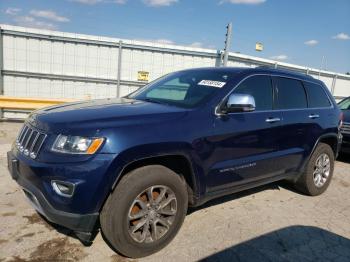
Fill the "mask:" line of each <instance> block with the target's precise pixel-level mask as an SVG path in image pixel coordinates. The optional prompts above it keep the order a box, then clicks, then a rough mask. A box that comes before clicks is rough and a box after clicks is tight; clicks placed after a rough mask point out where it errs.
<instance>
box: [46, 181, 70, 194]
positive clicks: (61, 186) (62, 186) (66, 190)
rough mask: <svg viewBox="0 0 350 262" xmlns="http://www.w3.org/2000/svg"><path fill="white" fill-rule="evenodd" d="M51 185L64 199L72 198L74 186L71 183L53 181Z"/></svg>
mask: <svg viewBox="0 0 350 262" xmlns="http://www.w3.org/2000/svg"><path fill="white" fill-rule="evenodd" d="M51 185H52V188H53V190H54V191H55V192H56V193H57V194H58V195H60V196H64V197H71V196H73V193H74V187H75V186H74V184H72V183H69V182H63V181H57V180H53V181H51Z"/></svg>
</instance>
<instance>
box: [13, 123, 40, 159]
mask: <svg viewBox="0 0 350 262" xmlns="http://www.w3.org/2000/svg"><path fill="white" fill-rule="evenodd" d="M46 136H47V135H46V134H44V133H41V132H40V131H38V130H36V129H34V128H32V127H30V126H28V125H24V127H23V128H22V130H21V131H20V133H19V135H18V136H17V139H16V146H17V148H18V150H19V151H20V152H22V153H23V154H24V155H26V156H29V157H30V158H33V159H35V158H36V157H37V155H38V153H39V150H40V148H41V147H42V145H43V144H44V141H45V139H46Z"/></svg>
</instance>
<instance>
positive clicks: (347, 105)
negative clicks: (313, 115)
mask: <svg viewBox="0 0 350 262" xmlns="http://www.w3.org/2000/svg"><path fill="white" fill-rule="evenodd" d="M338 106H339V108H340V109H341V110H347V109H350V97H349V98H347V99H344V100H343V101H341V102H340V103H339V104H338Z"/></svg>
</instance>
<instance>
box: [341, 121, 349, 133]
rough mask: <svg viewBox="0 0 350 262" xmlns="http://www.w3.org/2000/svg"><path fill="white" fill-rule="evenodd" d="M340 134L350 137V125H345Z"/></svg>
mask: <svg viewBox="0 0 350 262" xmlns="http://www.w3.org/2000/svg"><path fill="white" fill-rule="evenodd" d="M340 132H341V133H343V134H347V135H350V123H346V122H345V123H343V125H342V126H341V128H340Z"/></svg>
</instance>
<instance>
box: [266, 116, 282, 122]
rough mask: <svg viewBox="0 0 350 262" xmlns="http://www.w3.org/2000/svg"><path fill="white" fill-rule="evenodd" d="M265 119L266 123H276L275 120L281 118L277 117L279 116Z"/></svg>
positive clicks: (277, 120)
mask: <svg viewBox="0 0 350 262" xmlns="http://www.w3.org/2000/svg"><path fill="white" fill-rule="evenodd" d="M265 121H266V122H267V123H276V122H279V121H281V118H279V117H269V118H266V120H265Z"/></svg>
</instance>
